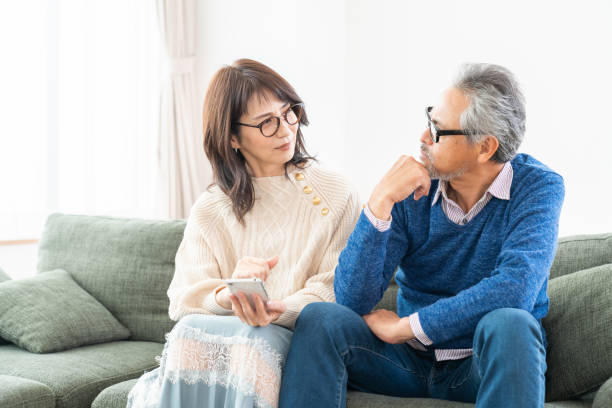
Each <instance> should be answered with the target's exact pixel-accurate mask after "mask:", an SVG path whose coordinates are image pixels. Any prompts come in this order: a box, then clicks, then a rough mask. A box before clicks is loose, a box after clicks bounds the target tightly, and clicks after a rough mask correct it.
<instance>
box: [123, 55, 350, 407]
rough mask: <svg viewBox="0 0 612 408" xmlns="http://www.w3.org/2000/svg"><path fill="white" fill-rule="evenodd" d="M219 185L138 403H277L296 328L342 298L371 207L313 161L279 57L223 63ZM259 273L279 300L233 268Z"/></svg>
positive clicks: (207, 139)
mask: <svg viewBox="0 0 612 408" xmlns="http://www.w3.org/2000/svg"><path fill="white" fill-rule="evenodd" d="M203 119H204V150H205V151H206V155H207V156H208V159H209V160H210V163H211V164H212V169H213V177H214V186H213V187H211V188H210V189H209V190H208V191H207V192H205V193H204V194H202V196H200V197H199V199H198V200H197V202H196V203H195V204H194V206H193V208H192V210H191V214H190V216H189V220H188V222H187V226H186V229H185V235H184V238H183V241H182V242H181V245H180V247H179V249H178V252H177V254H176V270H175V275H174V278H173V280H172V282H171V284H170V288H169V289H168V296H169V298H170V317H171V318H172V319H173V320H179V319H180V320H179V322H178V323H177V324H176V326H175V327H174V328H173V329H172V331H171V332H170V333H168V335H167V336H166V337H167V340H168V341H167V342H166V344H165V346H164V350H163V353H162V356H161V358H160V367H159V368H157V369H155V370H153V371H151V372H148V373H145V374H144V375H143V376H142V377H141V378H140V379H139V381H138V383H137V384H136V386H135V387H134V388H133V389H132V391H131V392H130V396H129V401H128V407H149V406H156V407H157V406H161V407H191V406H194V407H195V406H210V407H235V406H237V407H252V406H257V407H274V406H276V405H277V403H278V393H279V388H280V379H281V370H282V367H283V364H284V360H285V357H286V354H287V352H288V350H289V343H290V341H291V336H292V331H291V330H292V329H293V327H294V325H295V320H296V319H297V317H298V315H299V313H300V311H301V310H302V309H303V308H304V306H306V305H307V304H308V303H311V302H321V301H323V302H333V301H334V291H333V274H334V269H335V267H336V263H337V260H338V256H339V254H340V251H341V250H342V249H343V248H344V246H345V244H346V241H347V239H348V236H349V235H350V233H351V231H352V230H353V227H354V225H355V223H356V220H357V217H358V215H359V212H360V210H361V208H360V206H359V202H358V198H357V194H356V193H355V191H354V189H353V188H351V187H350V186H349V185H348V184H347V182H346V180H345V179H344V178H342V177H340V176H338V175H335V174H333V173H331V172H328V171H326V170H323V169H321V168H319V167H316V166H314V165H312V162H313V158H312V157H310V156H309V155H308V153H307V152H306V149H305V147H304V141H303V136H302V131H301V129H300V126H301V125H307V124H308V119H307V116H306V112H305V110H304V104H303V102H302V100H301V99H300V97H299V96H298V95H297V93H296V92H295V91H294V89H293V88H292V87H291V85H290V84H289V83H288V82H287V81H286V80H285V79H283V78H282V77H281V76H279V75H278V74H277V73H276V72H274V71H273V70H271V69H270V68H268V67H267V66H265V65H263V64H261V63H258V62H256V61H252V60H246V59H242V60H238V61H236V62H235V63H234V64H233V65H232V66H226V67H224V68H222V69H220V70H219V71H218V72H217V73H216V75H215V76H214V78H213V79H212V81H211V83H210V85H209V88H208V91H207V94H206V98H205V102H204V114H203ZM251 277H258V278H260V279H261V280H262V281H264V285H265V288H266V291H267V293H268V295H269V296H270V298H271V299H272V300H270V301H268V302H266V303H265V304H264V302H263V301H262V300H261V299H260V298H258V297H256V296H254V298H253V300H254V305H253V306H252V305H251V303H250V302H249V300H248V299H247V298H246V297H245V296H244V294H241V293H239V294H238V296H235V295H232V294H231V293H230V292H229V290H228V289H227V288H226V287H225V285H224V279H229V278H234V279H236V278H251Z"/></svg>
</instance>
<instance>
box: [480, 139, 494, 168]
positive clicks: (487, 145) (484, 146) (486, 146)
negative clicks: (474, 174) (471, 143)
mask: <svg viewBox="0 0 612 408" xmlns="http://www.w3.org/2000/svg"><path fill="white" fill-rule="evenodd" d="M478 145H479V152H478V162H479V163H486V162H488V161H489V159H491V157H493V155H494V154H495V152H496V151H497V148H498V147H499V141H498V140H497V138H496V137H495V136H492V135H486V136H485V137H484V138H483V139H482V141H481V142H480V143H479V144H478Z"/></svg>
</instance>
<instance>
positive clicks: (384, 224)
mask: <svg viewBox="0 0 612 408" xmlns="http://www.w3.org/2000/svg"><path fill="white" fill-rule="evenodd" d="M363 213H364V214H365V216H366V217H367V218H368V220H369V221H370V223H371V224H372V225H373V226H374V228H376V229H377V230H378V231H380V232H385V231H387V230H388V229H389V228H391V221H393V216H391V217H390V219H389V221H385V220H379V219H378V218H376V216H375V215H374V214H372V211H370V206H369V205H367V204H366V206H365V207H364V208H363Z"/></svg>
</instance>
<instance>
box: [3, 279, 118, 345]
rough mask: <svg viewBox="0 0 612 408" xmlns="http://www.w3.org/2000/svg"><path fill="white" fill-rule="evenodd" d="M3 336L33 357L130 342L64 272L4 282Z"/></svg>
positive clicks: (98, 304)
mask: <svg viewBox="0 0 612 408" xmlns="http://www.w3.org/2000/svg"><path fill="white" fill-rule="evenodd" d="M0 336H2V337H4V338H5V339H7V340H10V341H12V342H13V343H15V344H17V345H18V346H20V347H22V348H24V349H26V350H29V351H31V352H33V353H48V352H52V351H60V350H67V349H69V348H73V347H78V346H81V345H84V344H94V343H102V342H106V341H112V340H121V339H126V338H128V337H129V336H130V332H129V331H128V329H126V328H125V327H123V326H122V325H121V323H119V322H118V321H117V319H115V318H114V317H113V315H112V314H111V313H110V312H109V311H108V310H106V309H105V308H104V306H102V305H101V304H100V302H98V301H97V300H96V299H94V298H93V297H92V296H91V295H90V294H89V293H87V292H86V291H85V290H84V289H83V288H81V287H80V286H79V285H77V283H76V282H75V281H74V280H73V279H72V278H71V277H70V274H68V272H66V271H63V270H61V269H58V270H55V271H50V272H45V273H42V274H39V275H36V276H34V277H31V278H26V279H17V280H11V281H6V282H2V283H0Z"/></svg>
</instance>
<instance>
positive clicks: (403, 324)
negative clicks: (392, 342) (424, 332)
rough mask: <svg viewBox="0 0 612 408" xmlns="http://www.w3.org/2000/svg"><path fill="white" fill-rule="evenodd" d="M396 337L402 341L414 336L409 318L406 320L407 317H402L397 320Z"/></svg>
mask: <svg viewBox="0 0 612 408" xmlns="http://www.w3.org/2000/svg"><path fill="white" fill-rule="evenodd" d="M397 337H398V339H399V340H401V342H402V343H405V342H407V341H409V340H412V339H414V338H416V337H415V335H414V332H413V331H412V326H411V325H410V320H408V317H402V318H401V319H400V320H399V322H398V325H397Z"/></svg>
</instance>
